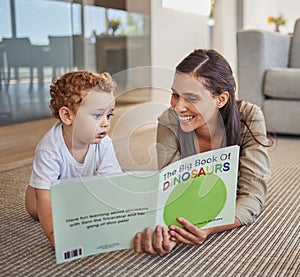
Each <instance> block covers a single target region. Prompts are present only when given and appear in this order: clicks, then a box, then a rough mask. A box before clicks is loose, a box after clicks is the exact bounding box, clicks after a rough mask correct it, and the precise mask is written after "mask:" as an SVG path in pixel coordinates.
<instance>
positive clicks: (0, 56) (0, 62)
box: [0, 42, 5, 90]
mask: <svg viewBox="0 0 300 277" xmlns="http://www.w3.org/2000/svg"><path fill="white" fill-rule="evenodd" d="M4 80H5V68H4V49H3V43H2V42H0V90H1V89H2V81H4Z"/></svg>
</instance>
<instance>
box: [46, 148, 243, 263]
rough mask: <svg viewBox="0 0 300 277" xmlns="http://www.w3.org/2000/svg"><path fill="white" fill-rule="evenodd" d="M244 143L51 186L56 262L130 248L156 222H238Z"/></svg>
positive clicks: (209, 224) (206, 224)
mask: <svg viewBox="0 0 300 277" xmlns="http://www.w3.org/2000/svg"><path fill="white" fill-rule="evenodd" d="M238 160H239V147H238V146H230V147H225V148H220V149H216V150H212V151H208V152H204V153H200V154H196V155H194V156H190V157H187V158H184V159H182V160H179V161H177V162H175V163H172V164H170V165H169V166H167V167H165V168H163V169H162V170H160V171H158V172H124V173H122V174H118V175H109V176H93V177H85V178H78V179H68V180H62V181H59V182H56V183H55V184H53V185H52V186H51V205H52V219H53V228H54V241H55V254H56V262H57V263H63V262H67V261H71V260H74V259H78V258H81V257H85V256H89V255H94V254H99V253H104V252H108V251H115V250H121V249H128V248H131V247H133V239H134V236H135V234H136V233H137V232H138V231H142V230H144V229H145V228H146V227H152V228H154V227H155V226H156V225H157V224H160V225H162V226H166V227H167V226H169V225H170V224H176V225H179V226H180V224H179V223H178V222H177V220H176V218H177V217H179V216H180V217H184V218H186V219H187V220H189V221H191V222H192V223H193V224H195V225H196V226H198V227H199V228H208V227H213V226H220V225H226V224H231V223H233V222H234V214H235V201H236V186H237V174H238Z"/></svg>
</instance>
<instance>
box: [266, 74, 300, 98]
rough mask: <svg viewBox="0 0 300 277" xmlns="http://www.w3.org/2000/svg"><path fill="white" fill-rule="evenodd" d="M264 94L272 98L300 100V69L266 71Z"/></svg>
mask: <svg viewBox="0 0 300 277" xmlns="http://www.w3.org/2000/svg"><path fill="white" fill-rule="evenodd" d="M263 93H264V94H265V95H266V96H268V97H270V98H279V99H296V100H300V68H271V69H268V70H266V73H265V80H264V88H263Z"/></svg>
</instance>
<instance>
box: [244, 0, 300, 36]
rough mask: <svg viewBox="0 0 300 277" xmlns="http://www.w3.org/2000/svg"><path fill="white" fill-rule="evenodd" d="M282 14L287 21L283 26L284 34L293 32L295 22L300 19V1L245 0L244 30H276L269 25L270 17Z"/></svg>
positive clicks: (281, 29)
mask: <svg viewBox="0 0 300 277" xmlns="http://www.w3.org/2000/svg"><path fill="white" fill-rule="evenodd" d="M279 14H282V15H283V16H284V17H285V18H286V19H287V24H286V26H282V27H281V28H280V31H281V32H282V33H286V34H287V33H290V32H293V29H294V24H295V20H296V19H297V18H299V17H300V1H299V0H263V1H262V0H244V28H245V29H263V30H269V31H273V30H274V25H270V24H267V18H268V17H269V16H277V15H279Z"/></svg>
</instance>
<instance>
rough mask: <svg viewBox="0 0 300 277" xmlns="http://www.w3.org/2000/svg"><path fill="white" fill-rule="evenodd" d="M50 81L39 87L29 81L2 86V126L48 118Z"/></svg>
mask: <svg viewBox="0 0 300 277" xmlns="http://www.w3.org/2000/svg"><path fill="white" fill-rule="evenodd" d="M49 86H50V81H47V82H44V84H43V86H42V87H40V86H38V84H37V82H34V83H33V84H32V85H30V83H29V82H28V81H22V82H11V83H10V84H9V85H4V84H2V85H1V90H0V126H4V125H9V124H15V123H20V122H26V121H31V120H37V119H42V118H48V117H50V116H51V112H50V109H49V99H50V96H49Z"/></svg>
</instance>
